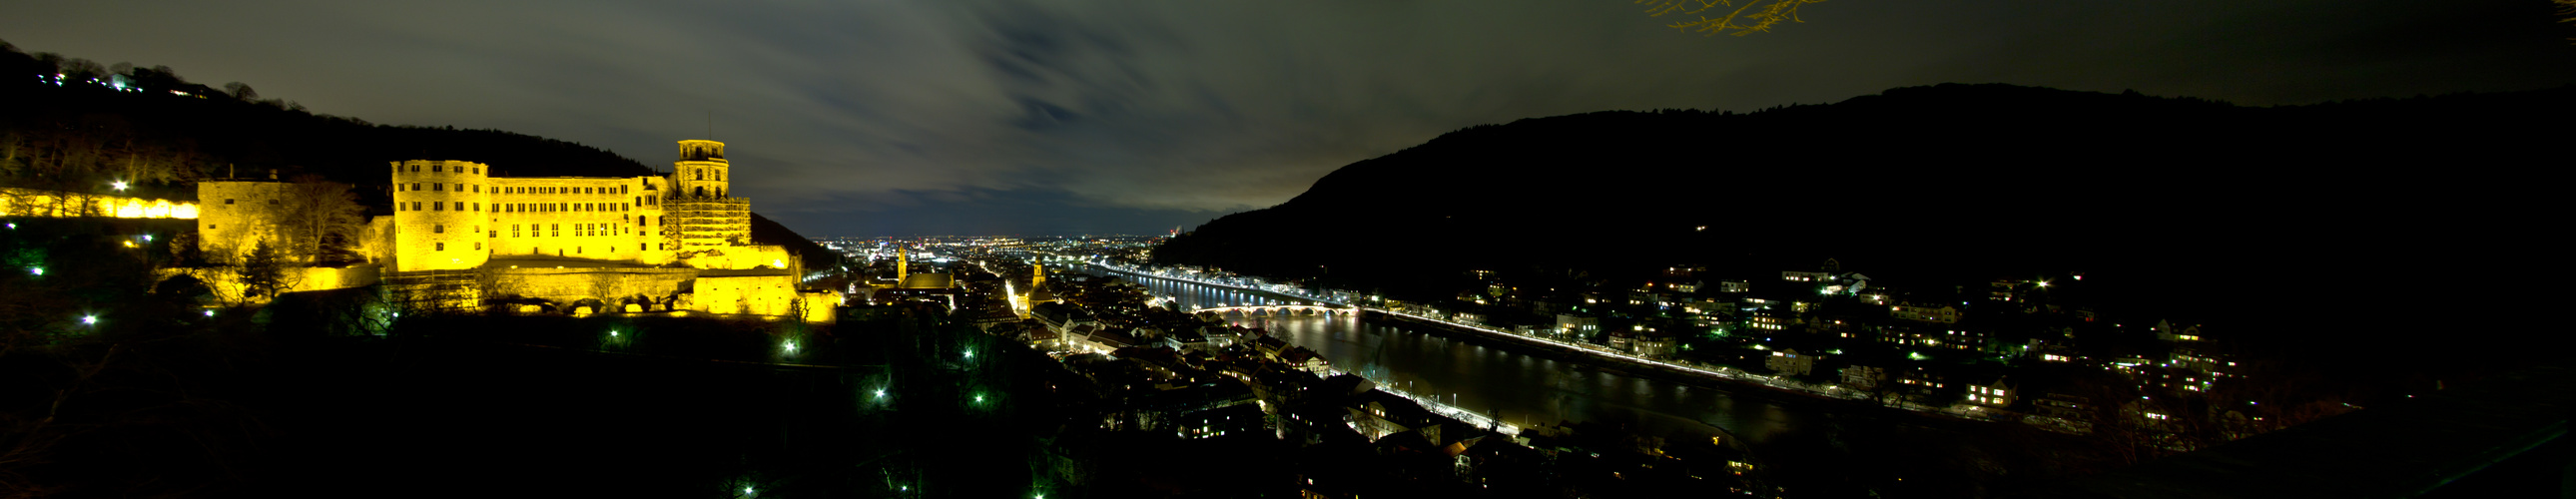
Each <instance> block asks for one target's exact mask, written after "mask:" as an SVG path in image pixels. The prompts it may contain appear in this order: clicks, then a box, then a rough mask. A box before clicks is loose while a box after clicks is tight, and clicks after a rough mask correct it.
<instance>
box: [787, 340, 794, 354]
mask: <svg viewBox="0 0 2576 499" xmlns="http://www.w3.org/2000/svg"><path fill="white" fill-rule="evenodd" d="M785 345H786V347H787V353H796V342H794V341H789V342H786V343H785Z"/></svg>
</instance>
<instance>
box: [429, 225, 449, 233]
mask: <svg viewBox="0 0 2576 499" xmlns="http://www.w3.org/2000/svg"><path fill="white" fill-rule="evenodd" d="M429 232H430V233H432V234H446V233H447V225H446V224H430V225H429Z"/></svg>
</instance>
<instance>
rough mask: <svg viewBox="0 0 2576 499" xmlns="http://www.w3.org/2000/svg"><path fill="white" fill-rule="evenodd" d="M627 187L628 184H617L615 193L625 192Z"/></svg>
mask: <svg viewBox="0 0 2576 499" xmlns="http://www.w3.org/2000/svg"><path fill="white" fill-rule="evenodd" d="M627 187H629V186H625V185H619V186H617V193H618V194H625V193H627V189H626V188H627Z"/></svg>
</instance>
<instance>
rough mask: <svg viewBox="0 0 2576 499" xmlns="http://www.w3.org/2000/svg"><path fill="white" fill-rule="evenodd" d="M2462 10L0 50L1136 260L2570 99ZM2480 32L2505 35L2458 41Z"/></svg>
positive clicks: (99, 19)
mask: <svg viewBox="0 0 2576 499" xmlns="http://www.w3.org/2000/svg"><path fill="white" fill-rule="evenodd" d="M2470 3H2472V4H2474V5H2469V6H2465V7H2458V8H2447V9H2441V10H2440V11H2439V12H2438V13H2435V14H2434V15H2435V16H2436V17H2440V19H2439V20H2440V21H2441V23H2442V24H2441V26H2439V27H2437V28H2438V29H2433V30H2430V31H2417V32H2415V33H2418V34H2417V35H2415V36H2419V37H2421V39H2419V40H2413V42H2415V43H2389V42H2386V41H2373V40H2381V39H2382V38H2384V37H2387V36H2406V35H2404V34H2403V33H2406V31H2404V30H2403V29H2402V28H2404V27H2406V26H2414V25H2415V24H2409V23H2421V22H2423V21H2419V20H2416V19H2418V18H2417V17H2416V13H2418V10H2419V9H2413V8H2394V6H2398V5H2399V4H2396V3H2394V2H2381V3H2373V2H2349V1H2343V2H2327V1H2323V0H2286V1H2283V2H2254V3H2247V2H2221V1H2214V0H2185V1H2177V2H2156V3H2136V2H2063V1H2055V0H2046V1H2043V0H2001V1H1994V2H1830V3H1822V4H1816V5H1813V6H1810V7H1809V8H1807V9H1806V10H1805V13H1804V15H1805V17H1806V19H1807V21H1808V22H1807V23H1804V24H1794V25H1788V26H1784V27H1782V28H1781V29H1779V30H1777V31H1775V32H1772V33H1766V34H1761V35H1756V36H1752V37H1744V38H1737V37H1716V38H1708V37H1701V36H1697V35H1692V34H1688V33H1684V32H1680V31H1677V30H1672V29H1668V28H1664V27H1662V24H1663V23H1666V22H1669V21H1670V20H1668V19H1658V18H1649V17H1646V16H1645V15H1644V14H1643V13H1642V11H1641V10H1640V9H1639V7H1638V6H1636V5H1634V4H1631V3H1629V2H1624V1H1607V0H1605V1H1589V2H1529V3H1519V4H1512V5H1501V4H1495V3H1492V2H1467V1H1439V2H1422V1H1317V2H1216V1H1153V2H1080V3H1066V2H1035V1H1021V0H957V1H834V2H745V3H725V4H698V3H680V2H673V3H662V4H634V3H622V2H573V1H565V2H501V1H489V2H434V3H419V2H411V3H397V2H374V3H358V2H278V3H265V4H247V5H237V4H232V3H225V4H223V5H211V4H194V3H179V4H167V5H164V4H158V3H146V2H114V1H98V2H82V3H70V4H49V5H39V6H32V7H23V8H21V9H18V10H23V11H26V12H23V14H26V15H18V16H12V17H11V18H10V19H8V20H0V33H8V35H7V36H8V37H9V39H10V41H11V42H13V43H16V44H18V45H19V46H20V47H22V48H25V49H27V50H44V51H54V52H62V53H66V54H70V55H74V56H80V57H88V58H92V59H99V60H104V61H116V60H129V61H133V62H136V63H140V64H168V65H172V66H175V67H177V68H179V70H180V72H181V74H183V75H185V76H188V77H190V78H192V79H196V80H199V81H205V82H211V83H221V82H224V81H245V82H250V83H253V84H255V85H257V86H258V87H259V88H260V89H261V90H262V93H264V94H268V95H271V96H278V97H284V98H288V99H293V100H297V101H300V102H302V103H304V104H306V105H307V106H310V107H312V108H313V109H316V110H317V111H319V112H326V113H332V114H341V115H349V116H358V117H362V118H366V119H369V120H372V121H376V122H381V123H404V124H424V125H457V126H464V127H478V128H482V127H489V128H501V129H508V130H513V131H519V132H524V133H532V134H537V135H543V136H548V137H554V138H561V139H566V140H573V141H577V142H583V143H587V144H592V145H597V146H603V147H608V148H611V149H613V150H615V151H618V152H620V153H623V154H626V155H629V156H631V157H635V158H638V159H641V160H643V161H645V162H646V163H647V164H660V163H662V162H664V161H667V160H668V158H671V157H672V155H673V154H674V153H675V147H674V145H673V144H672V142H673V141H676V140H679V139H683V138H699V137H701V136H705V135H708V133H709V130H710V128H711V129H712V133H713V138H715V139H717V140H723V141H726V142H728V143H730V144H731V147H730V152H731V153H732V156H733V158H732V159H733V160H734V161H735V162H736V164H737V165H738V168H739V170H738V171H739V172H741V177H740V180H738V181H737V185H738V187H737V191H738V192H742V193H745V194H747V195H749V196H751V197H753V198H754V200H755V204H756V206H757V207H758V209H760V210H761V211H763V212H767V213H771V214H774V215H778V218H780V219H782V220H783V221H786V222H788V223H790V225H791V226H795V227H799V228H800V229H802V230H805V231H807V232H811V233H826V234H838V233H864V232H866V231H893V232H899V233H966V232H974V231H976V230H978V229H977V227H983V226H989V227H995V228H1000V227H1011V228H1013V229H1011V230H1015V231H1020V232H1032V233H1034V232H1044V230H1041V229H1036V228H1032V227H1034V226H1032V225H1029V224H1027V223H1023V222H1024V221H1030V220H1052V221H1054V222H1048V223H1056V224H1062V225H1065V226H1068V227H1070V226H1072V225H1084V224H1108V225H1123V226H1130V227H1133V229H1132V230H1134V231H1136V232H1148V231H1158V230H1159V229H1162V228H1167V226H1168V225H1169V224H1172V223H1181V222H1183V221H1187V222H1195V221H1199V220H1204V219H1206V218H1208V217H1212V216H1216V215H1219V214H1222V213H1225V212H1230V211H1236V210H1243V209H1251V208H1258V207H1263V206H1268V205H1271V204H1275V203H1278V202H1282V201H1285V200H1287V199H1288V198H1290V197H1293V196H1295V195H1296V194H1297V193H1299V192H1302V191H1303V190H1304V189H1305V188H1306V187H1307V186H1309V185H1311V184H1312V183H1313V181H1314V180H1315V179H1316V178H1319V177H1321V176H1323V174H1325V173H1326V172H1329V171H1331V170H1332V169H1334V168H1339V167H1341V166H1343V165H1346V164H1349V163H1351V162H1354V161H1358V160H1362V159H1366V158H1369V157H1373V156H1377V155H1381V154H1386V153H1390V152H1394V151H1396V150H1399V149H1402V148H1404V147H1407V146H1411V145H1414V144H1419V143H1421V142H1423V141H1425V140H1428V139H1430V138H1431V137H1433V136H1436V135H1438V134H1439V133H1442V132H1445V131H1449V130H1454V129H1457V128H1461V127H1465V126H1470V125H1476V124H1484V123H1499V122H1507V121H1510V120H1514V119H1519V118H1525V117H1536V116H1548V115H1557V114H1568V113H1578V112H1587V111H1596V110H1604V109H1654V108H1723V109H1734V110H1751V109H1757V108H1763V107H1770V106H1774V105H1781V104H1788V103H1801V102H1803V103H1816V102H1830V101H1837V100H1841V99H1844V98H1848V97H1851V96H1855V95H1861V94H1867V93H1872V92H1876V91H1878V90H1883V89H1886V88H1890V87H1897V86H1908V85H1923V84H1932V83H1941V82H1948V81H1965V82H1985V81H2003V82H2010V83H2021V84H2034V85H2052V86H2060V87H2065V88H2075V89H2083V90H2106V91H2117V90H2120V89H2126V88H2136V89H2139V90H2141V91H2146V92H2149V93H2155V94H2165V95H2176V94H2189V95H2197V96H2205V97H2212V98H2220V99H2230V100H2236V101H2238V102H2246V103H2257V104H2268V103H2281V102H2308V101H2314V100H2322V99H2327V98H2351V97H2367V96H2382V95H2412V94H2415V93H2422V92H2445V91H2461V90H2508V89H2517V88H2532V87H2539V86H2554V85H2557V84H2562V83H2565V82H2567V81H2571V80H2576V70H2571V69H2569V68H2576V64H2568V62H2576V61H2570V59H2569V56H2568V55H2567V54H2566V52H2567V51H2566V50H2564V49H2565V44H2564V42H2563V40H2561V41H2552V40H2556V39H2558V38H2565V37H2566V36H2565V34H2563V33H2561V34H2555V35H2552V34H2550V32H2549V31H2547V30H2548V29H2553V28H2554V27H2553V26H2550V19H2549V18H2548V17H2547V16H2548V14H2547V8H2546V6H2545V5H2542V6H2540V7H2535V8H2531V9H2519V8H2518V7H2513V6H2511V5H2508V4H2510V2H2507V1H2505V0H2470ZM2526 3H2530V2H2526ZM2383 4H2384V5H2383ZM2517 9H2519V10H2517ZM2521 10H2532V11H2533V12H2520V11H2521ZM2517 15H2534V16H2538V17H2536V18H2534V19H2531V20H2527V21H2528V22H2524V20H2517V19H2519V18H2514V17H2511V16H2517ZM2481 23H2483V24H2481ZM2530 24H2537V25H2538V26H2539V27H2538V28H2532V27H2530V26H2527V25H2530ZM2490 25H2494V26H2505V25H2510V26H2509V28H2510V29H2505V28H2494V29H2484V28H2481V27H2487V26H2490ZM2497 32H2510V33H2514V34H2515V35H2513V36H2520V37H2521V38H2531V39H2532V40H2522V39H2521V38H2513V39H2502V38H2498V37H2496V36H2488V37H2487V38H2480V37H2479V34H2480V33H2488V34H2492V33H2497ZM2392 34H2394V35H2392ZM2505 38H2511V37H2505ZM2533 40H2536V42H2535V41H2533ZM2523 45H2533V46H2532V47H2524V46H2523ZM2498 47H2507V48H2511V50H2499V49H2498ZM2551 51H2555V52H2551ZM2497 54H2503V55H2497ZM710 115H712V120H710V119H709V118H710ZM710 121H712V126H710ZM1712 140H1718V139H1714V138H1713V139H1712ZM1568 166H1569V167H1574V166H1578V165H1568ZM978 203H984V204H978ZM958 213H976V214H979V216H982V217H986V220H987V221H986V222H981V225H979V224H978V223H973V222H972V221H971V220H966V219H962V218H959V217H956V216H954V215H955V214H958ZM1065 213H1082V214H1086V215H1087V216H1099V217H1108V218H1107V219H1105V220H1101V221H1085V222H1080V223H1076V222H1073V221H1069V220H1066V219H1065V218H1064V217H1063V216H1062V215H1063V214H1065ZM1085 226H1086V227H1088V226H1090V225H1085ZM898 227H900V229H898ZM943 228H945V229H944V230H943ZM1065 230H1072V229H1065ZM1085 230H1093V229H1085ZM1098 230H1100V231H1106V230H1108V229H1098Z"/></svg>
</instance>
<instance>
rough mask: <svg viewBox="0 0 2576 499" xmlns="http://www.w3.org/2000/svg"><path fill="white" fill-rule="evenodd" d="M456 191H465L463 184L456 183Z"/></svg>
mask: <svg viewBox="0 0 2576 499" xmlns="http://www.w3.org/2000/svg"><path fill="white" fill-rule="evenodd" d="M456 192H465V184H456Z"/></svg>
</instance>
